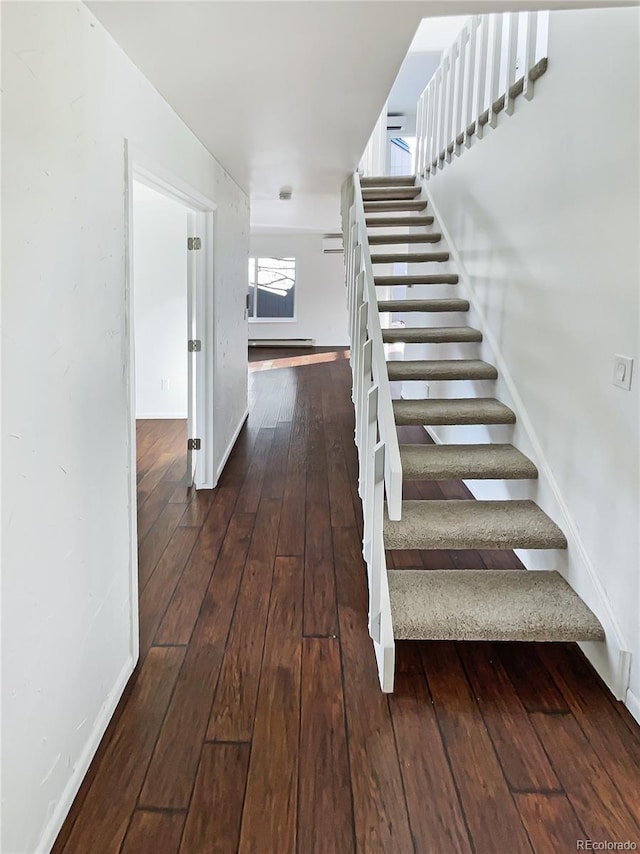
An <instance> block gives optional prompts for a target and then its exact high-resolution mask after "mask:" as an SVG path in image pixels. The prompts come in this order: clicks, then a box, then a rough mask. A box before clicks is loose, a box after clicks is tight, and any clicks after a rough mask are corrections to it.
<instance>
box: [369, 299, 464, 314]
mask: <svg viewBox="0 0 640 854" xmlns="http://www.w3.org/2000/svg"><path fill="white" fill-rule="evenodd" d="M378 310H379V311H469V302H468V300H466V299H387V300H378Z"/></svg>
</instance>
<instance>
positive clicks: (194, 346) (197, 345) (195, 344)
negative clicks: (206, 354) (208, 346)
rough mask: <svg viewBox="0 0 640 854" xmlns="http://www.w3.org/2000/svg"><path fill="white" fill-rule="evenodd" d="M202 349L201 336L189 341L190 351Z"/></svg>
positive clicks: (196, 351)
mask: <svg viewBox="0 0 640 854" xmlns="http://www.w3.org/2000/svg"><path fill="white" fill-rule="evenodd" d="M201 350H202V341H201V340H200V339H199V338H192V339H191V340H190V341H189V352H190V353H199V352H200V351H201Z"/></svg>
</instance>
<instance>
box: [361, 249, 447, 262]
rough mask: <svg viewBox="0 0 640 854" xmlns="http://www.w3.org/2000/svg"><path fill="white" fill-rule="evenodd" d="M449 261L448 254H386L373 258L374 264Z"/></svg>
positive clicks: (373, 256)
mask: <svg viewBox="0 0 640 854" xmlns="http://www.w3.org/2000/svg"><path fill="white" fill-rule="evenodd" d="M448 260H449V253H448V252H384V253H381V254H374V255H372V256H371V263H372V264H429V263H431V262H436V263H438V264H442V263H443V262H444V261H448Z"/></svg>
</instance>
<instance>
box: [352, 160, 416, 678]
mask: <svg viewBox="0 0 640 854" xmlns="http://www.w3.org/2000/svg"><path fill="white" fill-rule="evenodd" d="M342 223H343V232H344V248H345V265H346V284H347V294H348V305H349V333H350V340H351V371H352V375H353V385H352V398H353V403H354V407H355V415H356V429H355V442H356V446H357V448H358V458H359V482H358V490H359V493H360V498H361V500H362V512H363V517H364V538H363V555H364V558H365V561H366V564H367V572H368V578H369V634H370V635H371V637H372V639H373V641H374V646H375V650H376V656H377V658H378V670H379V673H380V682H381V685H382V689H383V691H391V690H392V689H393V657H394V643H393V630H392V625H391V608H390V604H389V590H388V584H387V566H386V560H385V551H384V536H383V515H384V506H385V497H386V506H387V513H388V515H389V518H391V519H400V517H401V513H402V466H401V462H400V447H399V444H398V434H397V431H396V424H395V418H394V415H393V402H392V399H391V386H390V384H389V376H388V373H387V364H386V356H385V350H384V344H383V341H382V328H381V326H380V314H379V311H378V303H377V297H376V285H375V281H374V276H373V267H372V264H371V254H370V251H369V241H368V239H367V224H366V218H365V212H364V203H363V200H362V190H361V188H360V176H359V174H358V173H357V172H356V173H355V174H354V175H353V176H351V177H349V178H348V179H347V180H346V181H345V183H344V185H343V187H342Z"/></svg>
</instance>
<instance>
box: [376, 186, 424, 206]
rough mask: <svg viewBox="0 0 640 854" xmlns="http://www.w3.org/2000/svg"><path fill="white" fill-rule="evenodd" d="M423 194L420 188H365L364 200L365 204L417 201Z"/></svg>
mask: <svg viewBox="0 0 640 854" xmlns="http://www.w3.org/2000/svg"><path fill="white" fill-rule="evenodd" d="M421 192H422V189H421V188H420V187H415V186H411V187H396V186H391V187H363V188H362V199H363V201H365V202H384V201H387V200H389V201H398V200H400V199H403V200H404V199H415V197H416V196H419V195H420V193H421Z"/></svg>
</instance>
